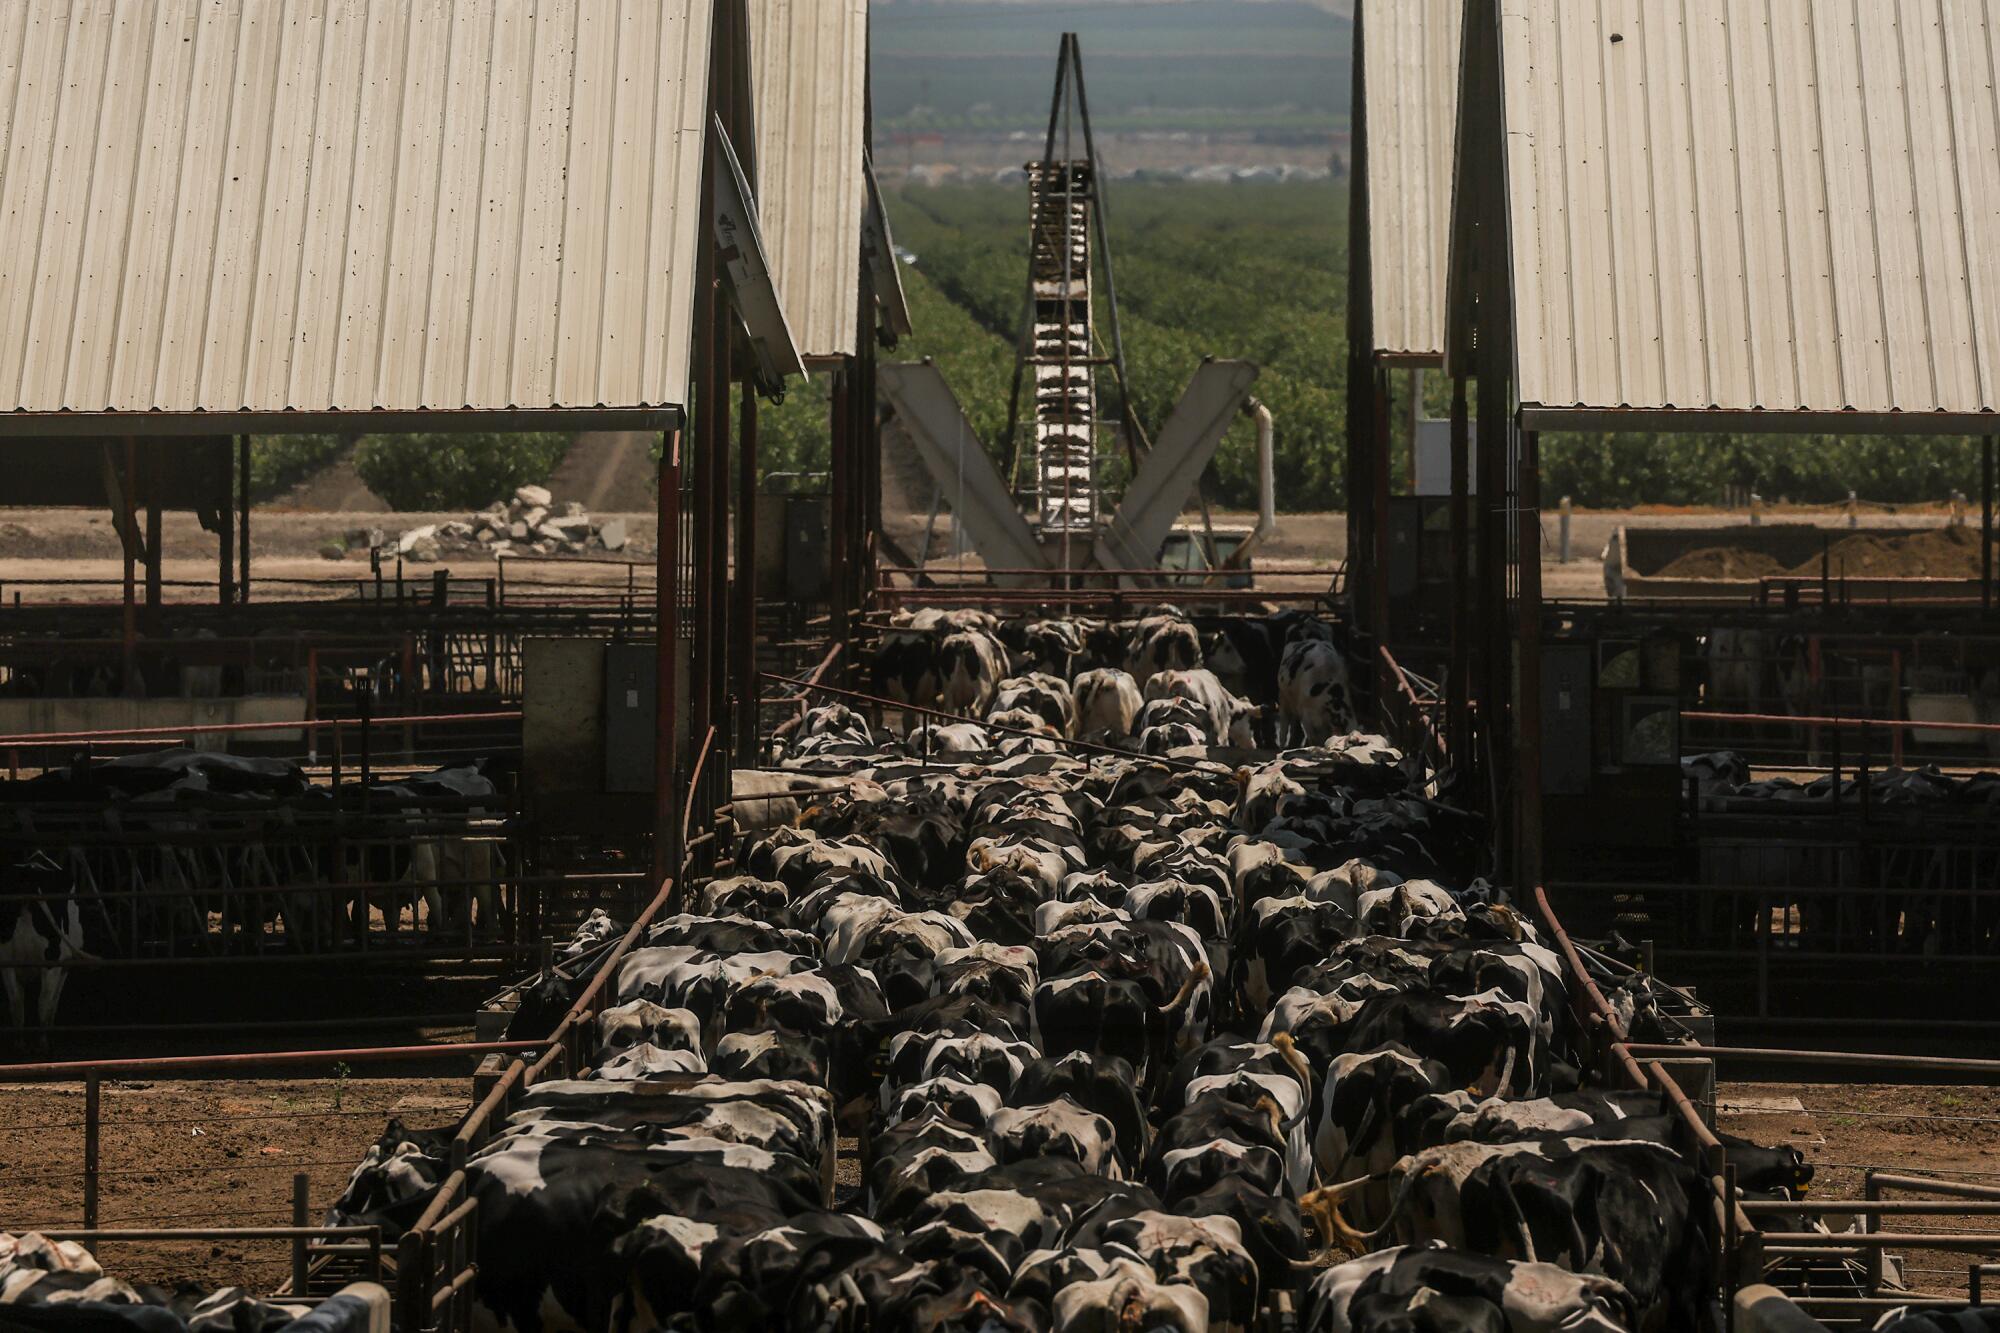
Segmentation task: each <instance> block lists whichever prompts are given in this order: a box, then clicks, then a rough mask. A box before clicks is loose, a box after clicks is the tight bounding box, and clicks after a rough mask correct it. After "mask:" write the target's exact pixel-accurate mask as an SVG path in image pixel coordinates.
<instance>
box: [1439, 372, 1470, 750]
mask: <svg viewBox="0 0 2000 1333" xmlns="http://www.w3.org/2000/svg"><path fill="white" fill-rule="evenodd" d="M1471 462H1472V421H1471V417H1470V413H1469V411H1468V408H1467V403H1466V397H1465V376H1463V375H1456V376H1453V377H1452V382H1451V670H1450V678H1449V681H1448V683H1447V687H1446V690H1445V699H1446V708H1447V710H1448V712H1447V714H1446V721H1445V736H1446V743H1447V744H1448V745H1449V746H1450V747H1451V753H1452V754H1453V755H1454V756H1459V759H1458V762H1461V763H1462V762H1464V760H1463V756H1465V755H1466V754H1468V753H1469V751H1470V749H1471V747H1470V745H1469V744H1468V743H1467V741H1468V733H1469V731H1470V729H1471V709H1470V708H1468V707H1467V701H1468V700H1469V699H1470V698H1471V694H1472V682H1471V680H1470V679H1469V674H1470V673H1469V668H1470V666H1471V662H1472V643H1471V637H1472V617H1471V605H1472V580H1471V573H1472V569H1471V562H1470V561H1469V560H1468V559H1467V558H1466V556H1467V553H1468V543H1469V541H1470V536H1471V523H1470V519H1471V510H1470V503H1469V494H1468V493H1469V491H1470V489H1471V487H1470V468H1471Z"/></svg>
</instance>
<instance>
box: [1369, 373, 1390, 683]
mask: <svg viewBox="0 0 2000 1333" xmlns="http://www.w3.org/2000/svg"><path fill="white" fill-rule="evenodd" d="M1373 369H1374V383H1373V384H1372V385H1371V386H1370V389H1371V391H1372V392H1373V394H1374V395H1375V410H1374V411H1373V412H1372V413H1370V417H1371V421H1370V427H1371V429H1370V438H1369V450H1368V496H1367V499H1366V504H1367V505H1368V540H1369V546H1368V564H1369V569H1368V592H1369V597H1370V605H1369V608H1368V632H1369V634H1370V635H1371V636H1372V637H1373V638H1374V640H1375V643H1376V644H1377V645H1381V644H1386V643H1388V641H1389V444H1390V436H1391V432H1392V428H1393V419H1392V414H1393V411H1394V407H1393V404H1394V395H1393V394H1391V393H1390V391H1389V376H1390V373H1391V372H1390V370H1389V368H1388V367H1387V366H1385V365H1382V364H1380V363H1379V362H1378V363H1376V364H1375V366H1374V368H1373Z"/></svg>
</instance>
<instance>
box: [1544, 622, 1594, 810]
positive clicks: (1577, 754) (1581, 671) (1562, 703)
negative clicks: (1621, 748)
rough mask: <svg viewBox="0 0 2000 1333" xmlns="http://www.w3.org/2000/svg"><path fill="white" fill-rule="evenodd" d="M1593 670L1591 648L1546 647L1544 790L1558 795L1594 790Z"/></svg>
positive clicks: (1563, 645) (1572, 644) (1584, 645)
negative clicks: (1592, 766) (1592, 756)
mask: <svg viewBox="0 0 2000 1333" xmlns="http://www.w3.org/2000/svg"><path fill="white" fill-rule="evenodd" d="M1592 666H1593V664H1592V652H1591V647H1590V645H1589V644H1574V643H1561V644H1557V643H1551V644H1544V645H1543V646H1542V790H1543V791H1544V792H1546V793H1548V794H1549V795H1552V796H1582V795H1585V794H1586V793H1588V792H1589V791H1590V773H1591V712H1592V707H1593V705H1592V702H1591V700H1592V695H1591V672H1592Z"/></svg>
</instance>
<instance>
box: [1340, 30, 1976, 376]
mask: <svg viewBox="0 0 2000 1333" xmlns="http://www.w3.org/2000/svg"><path fill="white" fill-rule="evenodd" d="M1480 2H1481V3H1491V4H1493V5H1494V6H1495V7H1496V10H1495V12H1497V14H1498V16H1499V46H1500V63H1501V73H1502V101H1503V106H1502V107H1500V108H1492V107H1467V108H1466V114H1467V115H1469V116H1472V115H1490V114H1494V113H1495V111H1496V110H1497V111H1499V112H1500V113H1501V114H1503V115H1504V128H1505V134H1506V143H1507V156H1506V162H1505V164H1504V168H1505V185H1506V191H1507V230H1508V238H1509V244H1510V247H1511V249H1510V254H1511V276H1512V282H1513V291H1514V321H1515V343H1516V352H1515V354H1516V358H1517V362H1518V375H1519V383H1518V390H1519V397H1520V401H1521V403H1522V404H1523V406H1524V407H1533V406H1539V407H1548V408H1554V407H1574V408H1588V409H1597V410H1604V409H1616V408H1643V409H1654V410H1661V409H1673V410H1715V411H1728V412H1771V413H1794V412H1830V411H1855V412H1866V413H1877V414H1889V413H1911V414H1917V413H1952V414H1976V413H1991V412H1993V411H1994V410H1995V403H1996V382H2000V326H1996V321H2000V100H1996V86H1995V79H1994V73H1993V71H1994V69H1995V68H1996V66H2000V15H1997V14H1996V10H2000V0H1858V2H1856V3H1818V2H1817V0H1814V2H1813V3H1808V2H1807V0H1601V3H1598V4H1592V5H1578V4H1571V3H1564V0H1480ZM1368 12H1369V14H1370V15H1371V16H1372V15H1373V13H1374V10H1373V9H1371V10H1369V11H1368Z"/></svg>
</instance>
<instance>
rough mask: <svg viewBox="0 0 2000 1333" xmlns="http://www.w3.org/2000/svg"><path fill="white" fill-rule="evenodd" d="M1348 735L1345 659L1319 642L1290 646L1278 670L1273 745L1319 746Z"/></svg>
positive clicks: (1350, 707)
mask: <svg viewBox="0 0 2000 1333" xmlns="http://www.w3.org/2000/svg"><path fill="white" fill-rule="evenodd" d="M1353 730H1354V704H1353V682H1352V680H1351V679H1350V678H1349V674H1348V666H1347V659H1346V658H1345V657H1343V656H1342V655H1341V652H1340V650H1339V649H1338V648H1336V647H1334V646H1333V645H1332V644H1331V643H1328V642H1326V641H1324V640H1320V639H1298V640H1294V641H1293V643H1292V644H1291V646H1290V647H1288V648H1286V649H1285V656H1284V660H1283V661H1282V662H1281V663H1280V664H1279V666H1278V743H1279V744H1280V745H1324V744H1326V743H1327V741H1329V740H1331V739H1332V738H1334V737H1335V736H1342V735H1345V734H1347V733H1348V732H1351V731H1353Z"/></svg>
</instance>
